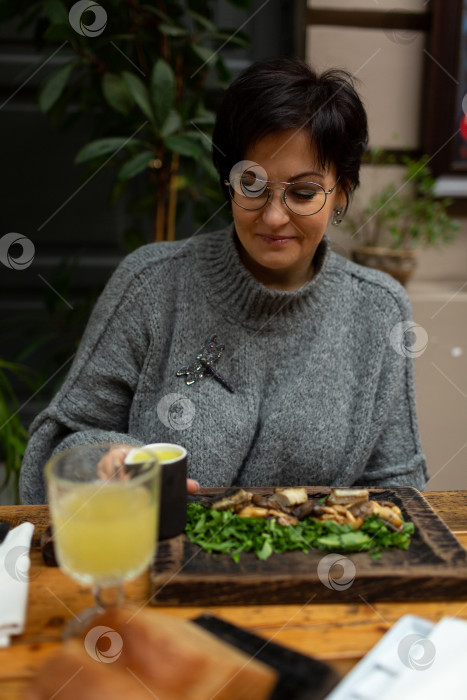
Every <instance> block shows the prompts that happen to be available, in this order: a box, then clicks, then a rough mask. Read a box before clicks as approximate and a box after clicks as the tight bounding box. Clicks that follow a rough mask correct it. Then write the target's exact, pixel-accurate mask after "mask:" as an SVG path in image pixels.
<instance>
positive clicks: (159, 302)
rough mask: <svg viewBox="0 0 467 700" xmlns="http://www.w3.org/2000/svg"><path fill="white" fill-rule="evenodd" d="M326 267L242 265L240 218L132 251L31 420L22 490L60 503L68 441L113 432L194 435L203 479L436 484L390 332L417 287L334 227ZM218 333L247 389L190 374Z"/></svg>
mask: <svg viewBox="0 0 467 700" xmlns="http://www.w3.org/2000/svg"><path fill="white" fill-rule="evenodd" d="M314 264H315V274H314V277H313V279H312V280H311V281H310V282H309V283H307V284H306V285H305V286H303V287H302V288H301V289H299V290H297V291H293V292H285V291H277V290H271V289H268V288H266V287H264V286H263V285H261V284H260V283H259V282H257V281H256V280H255V279H254V278H253V277H252V275H251V274H250V273H249V272H248V271H247V270H246V269H245V267H244V266H243V264H242V263H241V261H240V258H239V255H238V252H237V247H236V242H235V234H234V232H233V229H232V228H229V229H228V230H226V231H220V232H216V233H212V234H203V235H200V236H196V237H193V238H191V239H188V240H182V241H177V242H175V243H157V244H151V245H147V246H144V247H142V248H139V249H138V250H137V251H136V252H134V253H132V254H131V255H129V256H128V257H127V258H126V259H125V260H124V261H123V262H122V263H121V265H120V266H119V267H118V269H117V270H116V272H115V273H114V275H113V276H112V278H111V280H110V281H109V283H108V285H107V287H106V288H105V290H104V292H103V293H102V295H101V297H100V299H99V301H98V303H97V304H96V307H95V309H94V311H93V313H92V315H91V319H90V321H89V324H88V327H87V329H86V332H85V334H84V337H83V339H82V342H81V346H80V349H79V351H78V353H77V355H76V357H75V359H74V362H73V365H72V367H71V369H70V372H69V374H68V377H67V379H66V380H65V382H64V384H63V386H62V388H61V389H60V391H59V392H58V394H57V395H56V396H55V398H54V399H53V401H52V402H51V404H50V406H49V407H48V408H47V409H46V410H44V411H43V412H42V413H41V414H40V415H39V416H38V417H37V418H36V419H35V421H34V422H33V424H32V426H31V439H30V442H29V445H28V448H27V451H26V455H25V457H24V462H23V465H22V470H21V477H20V495H21V500H22V502H23V503H42V502H44V501H45V500H46V492H45V487H44V481H43V466H44V464H45V462H46V461H47V459H48V458H49V457H50V455H51V454H52V453H54V452H56V451H59V450H62V449H66V448H69V447H72V446H74V445H78V444H82V443H90V442H97V441H111V442H124V443H129V444H132V445H143V444H147V443H152V442H175V443H179V444H182V445H184V446H185V447H186V448H187V450H188V454H189V475H190V476H191V477H193V478H194V479H197V480H198V481H199V482H200V484H201V485H202V486H228V485H231V484H243V485H251V486H259V485H292V484H293V485H300V484H304V485H330V484H334V485H336V484H339V485H349V486H350V485H352V484H362V485H363V484H365V485H369V486H389V485H412V486H415V487H417V488H423V486H424V484H425V480H426V477H427V472H426V465H425V459H424V456H423V453H422V450H421V446H420V439H419V435H418V428H417V419H416V410H415V393H414V378H413V366H412V360H411V359H408V358H407V357H405V356H404V355H403V354H401V353H398V352H396V351H395V349H394V348H393V346H392V344H391V343H390V342H389V334H390V331H391V329H392V328H393V327H394V326H395V324H398V323H400V322H401V321H404V320H406V319H410V318H411V310H410V304H409V301H408V299H407V296H406V294H405V292H404V290H403V289H402V287H401V286H400V285H399V284H398V283H397V282H395V281H394V280H392V279H391V278H390V277H388V276H387V275H385V274H383V273H379V272H375V271H371V270H369V269H367V268H363V267H360V266H357V265H355V264H353V263H351V262H349V261H348V260H346V259H344V258H342V257H341V256H339V255H336V254H335V253H334V252H332V251H331V249H330V244H329V240H328V239H327V238H326V237H325V238H324V239H323V241H322V242H321V244H320V245H319V247H318V249H317V252H316V255H315V259H314ZM213 333H215V334H217V343H218V344H219V343H223V344H225V350H224V353H223V355H222V357H221V358H220V359H219V360H218V361H217V362H216V364H215V368H216V369H217V371H218V373H219V374H220V375H222V376H223V377H224V378H225V379H226V380H227V381H228V382H230V384H232V386H233V387H234V389H235V392H234V393H231V392H230V391H229V390H228V389H227V388H226V387H225V386H223V385H222V383H220V382H219V381H217V380H216V379H215V377H213V376H212V375H206V376H204V377H202V378H201V379H200V380H199V381H196V382H195V383H193V384H191V385H187V384H186V383H185V380H187V379H189V376H188V375H185V376H177V370H179V369H180V368H182V367H186V366H190V365H192V364H193V363H194V362H195V360H196V355H197V354H198V353H199V352H200V350H201V348H202V347H203V345H204V344H205V342H206V340H207V339H208V338H209V336H210V335H211V334H213Z"/></svg>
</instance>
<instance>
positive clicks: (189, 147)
mask: <svg viewBox="0 0 467 700" xmlns="http://www.w3.org/2000/svg"><path fill="white" fill-rule="evenodd" d="M164 143H165V145H166V146H167V148H168V149H170V150H171V151H175V153H180V155H182V156H188V157H191V158H198V157H199V156H200V155H201V148H200V147H199V146H198V144H197V143H196V142H195V141H193V139H191V138H189V137H187V136H183V135H179V136H167V137H166V138H165V139H164Z"/></svg>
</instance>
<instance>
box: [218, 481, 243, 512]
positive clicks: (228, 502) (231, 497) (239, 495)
mask: <svg viewBox="0 0 467 700" xmlns="http://www.w3.org/2000/svg"><path fill="white" fill-rule="evenodd" d="M252 498H253V495H252V494H251V493H250V492H249V491H245V490H244V489H241V488H238V486H232V487H231V488H230V489H227V491H225V492H224V493H223V495H222V497H221V498H216V499H214V500H213V501H212V502H211V508H213V509H214V510H233V511H234V512H238V511H239V510H241V509H242V508H244V507H245V506H247V505H249V504H250V503H251V501H252Z"/></svg>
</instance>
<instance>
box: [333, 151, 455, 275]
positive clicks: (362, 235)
mask: <svg viewBox="0 0 467 700" xmlns="http://www.w3.org/2000/svg"><path fill="white" fill-rule="evenodd" d="M382 158H384V153H381V152H378V151H373V152H372V153H371V154H370V158H369V162H370V163H373V164H374V163H381V161H382ZM428 160H429V158H428V156H426V155H425V156H422V157H421V158H420V159H418V160H414V159H412V158H409V157H407V156H406V157H404V158H403V159H402V162H403V164H404V165H405V173H404V178H403V183H402V185H400V186H399V187H397V186H396V185H395V184H393V183H390V184H388V185H386V186H384V187H383V188H382V189H381V190H380V191H379V192H376V193H374V194H373V195H372V196H371V197H370V199H369V200H368V202H367V204H366V205H365V206H364V208H363V209H361V210H360V211H359V212H358V213H357V214H356V215H354V216H350V217H349V218H348V219H347V220H346V227H347V229H348V230H350V231H351V232H352V235H353V236H354V237H356V238H357V239H358V240H359V242H360V246H358V247H357V248H355V249H354V250H353V251H352V257H353V259H354V260H355V261H356V262H358V263H360V264H362V265H367V266H369V267H375V268H377V269H381V270H383V271H384V272H388V273H389V274H391V275H392V276H393V277H395V278H396V279H398V280H399V281H400V282H401V283H402V284H405V283H406V282H407V280H408V279H409V278H410V276H411V274H412V273H413V271H414V269H415V266H416V264H417V249H418V248H419V247H427V246H441V245H444V244H446V243H449V242H450V241H452V240H453V239H454V238H455V236H456V233H457V231H458V229H459V223H458V222H457V221H454V220H453V219H452V218H451V217H450V215H449V213H448V207H449V205H450V204H451V200H449V199H439V198H437V197H436V195H435V191H434V188H435V180H434V178H433V177H432V175H431V172H430V169H429V167H428ZM385 162H388V160H386V161H385Z"/></svg>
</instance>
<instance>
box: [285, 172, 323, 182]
mask: <svg viewBox="0 0 467 700" xmlns="http://www.w3.org/2000/svg"><path fill="white" fill-rule="evenodd" d="M310 176H311V177H321V178H323V177H324V173H320V172H318V171H317V170H307V171H305V172H304V173H298V174H297V175H292V176H291V177H290V178H289V180H288V181H289V182H296V181H297V180H300V179H301V178H304V177H310Z"/></svg>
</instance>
